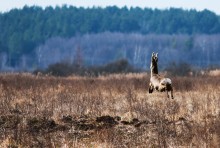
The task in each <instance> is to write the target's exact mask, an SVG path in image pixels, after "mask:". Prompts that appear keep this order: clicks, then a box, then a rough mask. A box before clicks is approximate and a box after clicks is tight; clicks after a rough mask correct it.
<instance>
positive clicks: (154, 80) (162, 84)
mask: <svg viewBox="0 0 220 148" xmlns="http://www.w3.org/2000/svg"><path fill="white" fill-rule="evenodd" d="M157 62H158V57H157V54H154V53H153V54H152V57H151V67H150V69H151V78H150V84H149V93H152V92H153V91H154V90H157V91H160V92H164V91H166V92H167V97H168V98H169V94H168V92H169V91H170V92H171V97H172V99H173V87H172V81H171V79H170V78H165V77H162V76H160V75H159V74H158V66H157Z"/></svg>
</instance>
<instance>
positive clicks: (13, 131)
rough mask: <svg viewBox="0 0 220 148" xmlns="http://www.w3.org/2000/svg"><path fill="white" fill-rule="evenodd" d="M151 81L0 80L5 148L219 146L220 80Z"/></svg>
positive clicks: (0, 134)
mask: <svg viewBox="0 0 220 148" xmlns="http://www.w3.org/2000/svg"><path fill="white" fill-rule="evenodd" d="M149 79H150V78H149V75H147V74H146V73H142V74H118V75H109V76H100V77H97V78H91V77H78V76H71V77H67V78H58V77H52V76H34V75H31V74H1V75H0V147H3V148H4V147H14V148H16V147H54V148H55V147H210V148H213V147H214V148H215V147H216V148H217V147H219V145H220V77H219V76H203V77H202V76H201V77H174V78H172V81H173V86H174V99H173V100H172V99H168V98H166V93H159V92H154V93H153V94H148V83H149Z"/></svg>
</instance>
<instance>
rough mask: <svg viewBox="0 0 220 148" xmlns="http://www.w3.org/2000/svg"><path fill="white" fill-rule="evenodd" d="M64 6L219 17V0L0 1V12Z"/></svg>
mask: <svg viewBox="0 0 220 148" xmlns="http://www.w3.org/2000/svg"><path fill="white" fill-rule="evenodd" d="M64 4H67V5H73V6H77V7H80V6H83V7H93V6H100V7H106V6H113V5H116V6H118V7H123V6H127V7H128V8H129V7H131V6H133V7H136V6H138V7H142V8H144V7H147V8H158V9H166V8H170V7H175V8H183V9H196V10H199V11H200V10H204V9H208V10H211V11H213V12H215V13H216V14H218V15H220V0H0V12H7V11H9V10H11V9H12V8H22V7H23V6H25V5H28V6H33V5H37V6H41V7H43V8H45V7H46V6H53V7H54V6H57V5H58V6H62V5H64Z"/></svg>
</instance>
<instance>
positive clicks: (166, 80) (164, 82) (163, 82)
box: [160, 78, 172, 85]
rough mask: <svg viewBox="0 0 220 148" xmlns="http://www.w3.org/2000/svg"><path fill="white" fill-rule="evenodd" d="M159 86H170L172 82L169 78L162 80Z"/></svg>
mask: <svg viewBox="0 0 220 148" xmlns="http://www.w3.org/2000/svg"><path fill="white" fill-rule="evenodd" d="M160 84H161V85H166V84H172V81H171V80H170V79H169V78H164V79H162V80H161V82H160Z"/></svg>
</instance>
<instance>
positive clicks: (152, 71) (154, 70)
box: [151, 62, 158, 77]
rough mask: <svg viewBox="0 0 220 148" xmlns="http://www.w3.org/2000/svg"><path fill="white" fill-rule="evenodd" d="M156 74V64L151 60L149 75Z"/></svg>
mask: <svg viewBox="0 0 220 148" xmlns="http://www.w3.org/2000/svg"><path fill="white" fill-rule="evenodd" d="M156 74H158V68H157V64H154V63H153V62H151V77H152V76H153V75H156Z"/></svg>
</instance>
